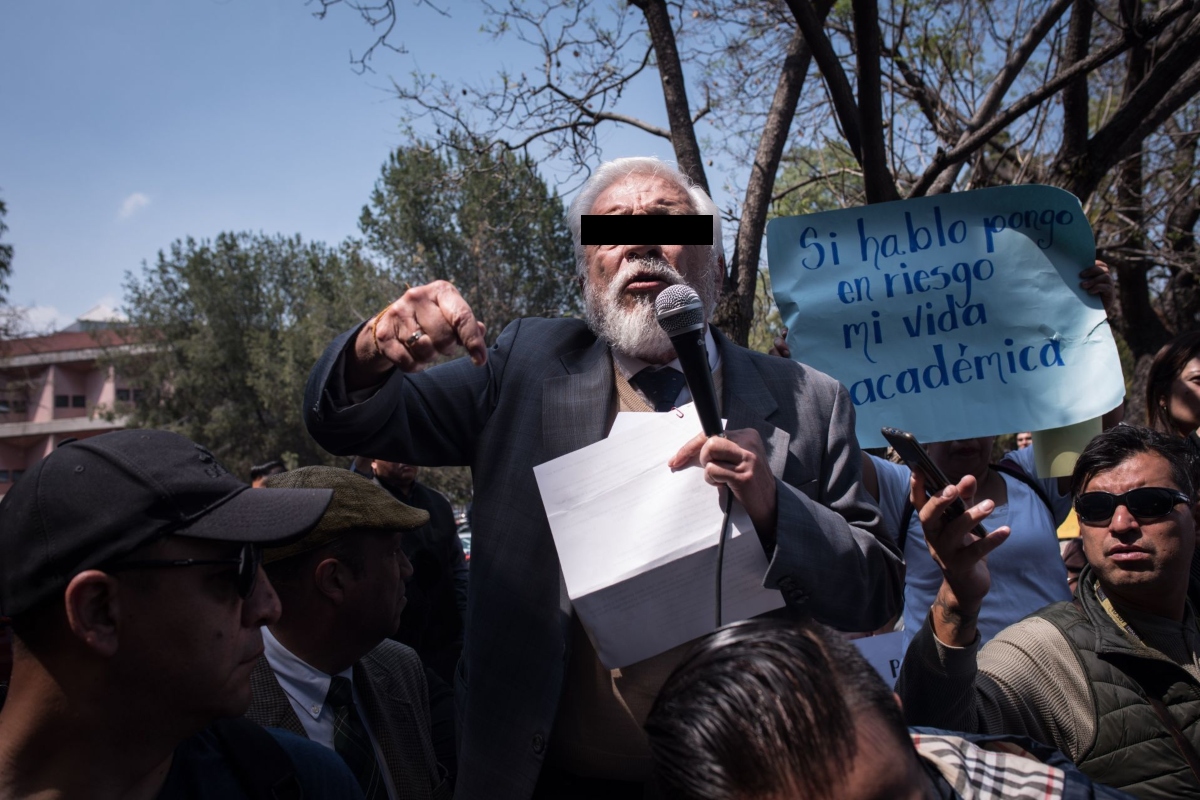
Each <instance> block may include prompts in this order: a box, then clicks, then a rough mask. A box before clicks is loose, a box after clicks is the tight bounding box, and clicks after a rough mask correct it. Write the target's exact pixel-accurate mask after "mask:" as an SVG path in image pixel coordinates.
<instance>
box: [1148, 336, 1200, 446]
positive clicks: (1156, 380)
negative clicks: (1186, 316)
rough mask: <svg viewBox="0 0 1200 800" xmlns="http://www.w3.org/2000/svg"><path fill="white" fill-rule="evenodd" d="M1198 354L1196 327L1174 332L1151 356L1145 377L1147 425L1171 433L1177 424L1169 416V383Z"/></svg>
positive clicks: (1199, 341)
mask: <svg viewBox="0 0 1200 800" xmlns="http://www.w3.org/2000/svg"><path fill="white" fill-rule="evenodd" d="M1197 357H1200V331H1192V332H1191V333H1185V334H1183V335H1181V336H1176V337H1175V338H1174V339H1172V340H1171V341H1169V342H1167V343H1166V344H1165V345H1163V346H1162V348H1161V349H1160V350H1159V351H1158V353H1157V354H1156V355H1155V356H1154V361H1153V362H1151V364H1150V373H1149V374H1148V375H1147V377H1146V417H1147V420H1146V421H1147V424H1149V425H1150V427H1152V428H1155V429H1157V430H1160V431H1165V432H1167V433H1170V434H1171V435H1173V436H1175V435H1178V434H1179V428H1178V426H1176V424H1175V421H1174V420H1173V419H1171V414H1170V411H1169V410H1168V408H1167V406H1168V405H1170V397H1171V385H1172V384H1173V383H1175V379H1176V378H1178V377H1179V375H1180V373H1182V372H1183V368H1184V367H1185V366H1187V363H1188V362H1189V361H1191V360H1192V359H1193V358H1197Z"/></svg>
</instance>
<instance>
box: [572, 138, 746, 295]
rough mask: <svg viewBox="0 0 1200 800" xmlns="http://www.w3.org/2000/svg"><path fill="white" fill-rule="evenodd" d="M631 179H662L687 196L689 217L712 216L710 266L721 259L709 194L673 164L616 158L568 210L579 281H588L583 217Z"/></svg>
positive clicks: (603, 166) (714, 208)
mask: <svg viewBox="0 0 1200 800" xmlns="http://www.w3.org/2000/svg"><path fill="white" fill-rule="evenodd" d="M631 175H653V176H655V177H659V178H664V179H666V180H668V181H670V182H672V183H674V184H675V185H677V186H678V187H679V188H680V189H682V190H683V191H685V192H687V195H688V197H689V198H690V199H691V202H692V213H694V214H711V215H712V220H713V244H712V248H711V249H710V251H709V257H708V263H709V265H710V266H712V265H714V264H716V263H717V260H718V259H720V258H723V257H724V255H725V247H724V245H723V244H722V243H721V212H720V210H719V209H718V208H717V204H716V203H714V202H713V201H712V198H711V197H709V196H708V192H706V191H704V190H703V189H701V188H700V187H699V186H697V185H696V184H695V183H693V182H692V180H691V179H690V178H689V177H688V176H687V175H684V174H683V173H682V172H680V171H679V169H678V168H677V167H675V166H674V165H673V164H668V163H667V162H665V161H661V160H659V159H657V158H655V157H653V156H639V157H635V158H618V159H615V160H613V161H606V162H604V163H603V164H601V165H600V166H599V167H597V168H596V171H595V172H593V173H592V176H591V177H590V178H588V179H587V182H586V183H584V184H583V188H582V189H580V190H579V194H578V195H577V196H576V197H575V200H574V201H572V203H571V207H570V208H569V209H568V210H567V226H568V227H569V228H570V229H571V239H572V241H574V243H575V268H576V270H577V274H578V275H579V277H580V279H585V278H586V277H587V258H586V255H585V251H584V247H583V245H582V244H580V226H581V225H582V224H583V219H582V218H583V215H584V214H590V213H592V206H594V205H595V204H596V198H597V197H599V196H600V194H601V192H603V191H604V190H605V189H607V188H608V187H610V186H612V185H613V184H614V183H617V182H618V181H621V180H624V179H625V178H628V177H630V176H631Z"/></svg>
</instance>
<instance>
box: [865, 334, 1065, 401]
mask: <svg viewBox="0 0 1200 800" xmlns="http://www.w3.org/2000/svg"><path fill="white" fill-rule="evenodd" d="M1015 344H1016V342H1015V341H1014V340H1013V339H1005V340H1004V345H1005V347H1007V348H1008V349H1007V350H1005V351H1004V352H1003V353H1001V352H1000V351H998V350H997V351H995V352H992V353H988V354H986V355H972V356H970V357H968V356H967V350H968V349H969V348H968V346H967V345H965V344H959V345H958V358H956V359H955V360H954V361H953V362H951V363H950V365H949V366H947V364H946V353H945V345H942V344H935V345H933V357H934V363H932V364H929V365H928V366H926V367H925V368H924V369H923V370H922V368H921V367H919V366H917V367H908V368H906V369H901V370H898V371H896V372H894V373H891V372H885V373H883V374H882V375H878V376H876V377H868V378H863V379H862V380H859V381H855V382H854V383H853V384H852V385H851V386H850V399H851V400H852V401H853V402H854V405H856V406H861V405H865V404H867V403H874V402H875V401H877V400H891V399H892V398H893V397H895V396H896V395H897V394H920V393H921V387H922V386H924V388H925V389H927V390H933V389H940V388H941V387H943V386H949V385H950V384H951V381H953V382H954V383H956V384H960V385H961V384H964V383H970V382H971V381H976V380H978V381H982V380H986V379H988V378H990V377H992V375H993V374H994V375H995V376H996V377H997V378H999V379H1000V382H1001V383H1008V378H1007V376H1008V375H1018V374H1020V373H1022V372H1033V371H1034V370H1036V369H1038V368H1039V367H1065V366H1066V364H1065V363H1064V362H1063V359H1062V350H1061V345H1060V343H1059V340H1058V339H1051V340H1050V341H1049V342H1046V343H1045V344H1044V345H1042V346H1041V349H1040V352H1039V349H1038V347H1037V346H1036V345H1027V346H1025V347H1022V348H1020V349H1019V350H1018V349H1015V347H1014V346H1015ZM893 387H894V388H893Z"/></svg>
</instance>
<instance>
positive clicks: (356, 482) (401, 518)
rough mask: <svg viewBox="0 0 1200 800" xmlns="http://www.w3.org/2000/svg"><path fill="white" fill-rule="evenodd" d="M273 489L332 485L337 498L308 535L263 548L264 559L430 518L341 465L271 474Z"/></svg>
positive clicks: (401, 528) (413, 525)
mask: <svg viewBox="0 0 1200 800" xmlns="http://www.w3.org/2000/svg"><path fill="white" fill-rule="evenodd" d="M270 489H332V490H333V499H332V500H331V501H330V502H329V507H328V508H327V509H325V514H324V516H322V517H321V521H320V522H318V523H317V526H316V527H315V528H313V529H312V530H311V531H309V532H308V535H306V536H305V537H304V538H302V539H300V540H299V541H297V542H293V543H291V544H288V545H285V546H283V547H271V548H266V549H264V550H263V561H266V562H271V561H280V560H282V559H285V558H290V557H291V556H295V555H299V554H300V553H306V552H308V551H309V550H314V549H316V548H318V547H320V546H321V545H323V544H328V543H329V542H332V541H333V540H334V539H337V538H339V537H341V536H343V535H345V534H347V533H368V532H373V531H378V532H380V533H393V532H395V531H406V530H411V529H413V528H419V527H421V526H422V525H424V524H425V523H426V522H429V512H428V511H423V510H421V509H419V508H413V507H412V506H406V505H405V504H404V503H401V502H400V501H399V500H397V499H396V498H394V497H392V496H391V495H390V494H389V493H388V492H387V490H386V489H382V488H380V487H379V486H378V485H376V484H375V483H374V482H373V481H371V480H369V479H367V478H364V477H363V476H361V475H356V474H354V473H353V472H351V471H350V470H348V469H342V468H341V467H301V468H300V469H294V470H291V471H290V472H282V473H280V474H278V475H271V476H270V477H268V478H267V479H266V480H265V481H263V488H262V489H256V490H253V491H263V490H270Z"/></svg>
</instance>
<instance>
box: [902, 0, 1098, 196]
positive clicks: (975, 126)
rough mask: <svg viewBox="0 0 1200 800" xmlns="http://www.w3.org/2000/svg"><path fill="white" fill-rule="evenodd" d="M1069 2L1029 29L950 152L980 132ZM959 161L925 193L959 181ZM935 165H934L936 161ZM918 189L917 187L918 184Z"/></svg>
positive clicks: (1063, 0) (1059, 0) (1057, 4)
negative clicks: (972, 134)
mask: <svg viewBox="0 0 1200 800" xmlns="http://www.w3.org/2000/svg"><path fill="white" fill-rule="evenodd" d="M1078 1H1079V2H1082V3H1090V1H1091V0H1078ZM1071 2H1072V0H1054V2H1053V3H1051V4H1050V6H1049V7H1047V8H1046V10H1045V11H1044V12H1042V15H1041V16H1040V17H1038V19H1037V22H1035V23H1034V24H1033V26H1032V27H1030V29H1029V31H1028V32H1027V33H1026V34H1025V37H1024V38H1023V39H1022V40H1021V44H1020V46H1018V47H1017V49H1016V51H1015V52H1013V53H1012V55H1010V56H1009V57H1008V60H1007V61H1005V63H1004V66H1003V67H1002V68H1001V69H1000V72H999V73H997V75H996V78H995V80H993V81H992V85H991V87H990V88H989V89H988V93H987V95H986V96H985V97H984V99H983V102H982V103H980V104H979V107H978V108H977V109H976V111H975V113H974V114H973V115H972V116H971V120H970V121H969V122H968V123H967V126H966V130H965V131H964V132H963V134H962V135H961V136H960V137H959V139H958V141H957V142H955V145H954V149H953V150H952V151H951V152H957V151H958V150H959V149H960V148H961V147H962V146H963V145H964V144H965V143H966V141H968V138H969V137H970V136H971V133H972V132H973V131H977V130H979V128H980V127H981V126H982V125H984V124H985V122H986V121H987V120H988V119H989V118H991V117H992V115H993V114H995V113H996V110H997V109H998V108H1000V103H1001V102H1002V101H1003V100H1004V96H1005V95H1006V94H1008V90H1009V89H1010V88H1012V85H1013V81H1015V80H1016V78H1017V75H1018V74H1020V72H1021V70H1023V69H1024V68H1025V65H1026V64H1027V63H1029V59H1030V57H1031V56H1032V55H1033V53H1034V51H1035V50H1036V49H1037V47H1038V45H1040V44H1041V43H1042V41H1043V40H1045V38H1046V34H1047V33H1049V32H1050V29H1051V28H1052V27H1053V26H1054V23H1055V22H1057V21H1058V19H1059V18H1060V17H1061V16H1062V15H1063V13H1064V12H1066V10H1067V7H1068V6H1070V5H1071ZM1039 102H1040V101H1039ZM1003 127H1007V123H1006V124H1005V125H1004V126H1002V128H1003ZM989 138H990V137H989ZM962 161H963V159H959V160H957V161H951V162H950V163H948V164H947V165H946V168H945V169H944V171H942V172H941V173H940V174H938V175H937V176H935V178H934V180H933V181H932V182H931V184H930V187H929V192H928V193H929V194H941V193H943V192H948V191H950V190H951V189H952V188H954V182H955V180H957V178H958V170H959V168H960V167H961V165H962ZM934 162H935V163H936V162H937V159H936V158H935V160H934ZM926 174H928V173H926ZM922 180H924V176H922ZM918 186H920V184H919V183H918ZM919 194H921V192H918V191H917V189H916V187H914V189H913V191H912V193H911V195H912V196H914V197H915V196H917V195H919Z"/></svg>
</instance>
